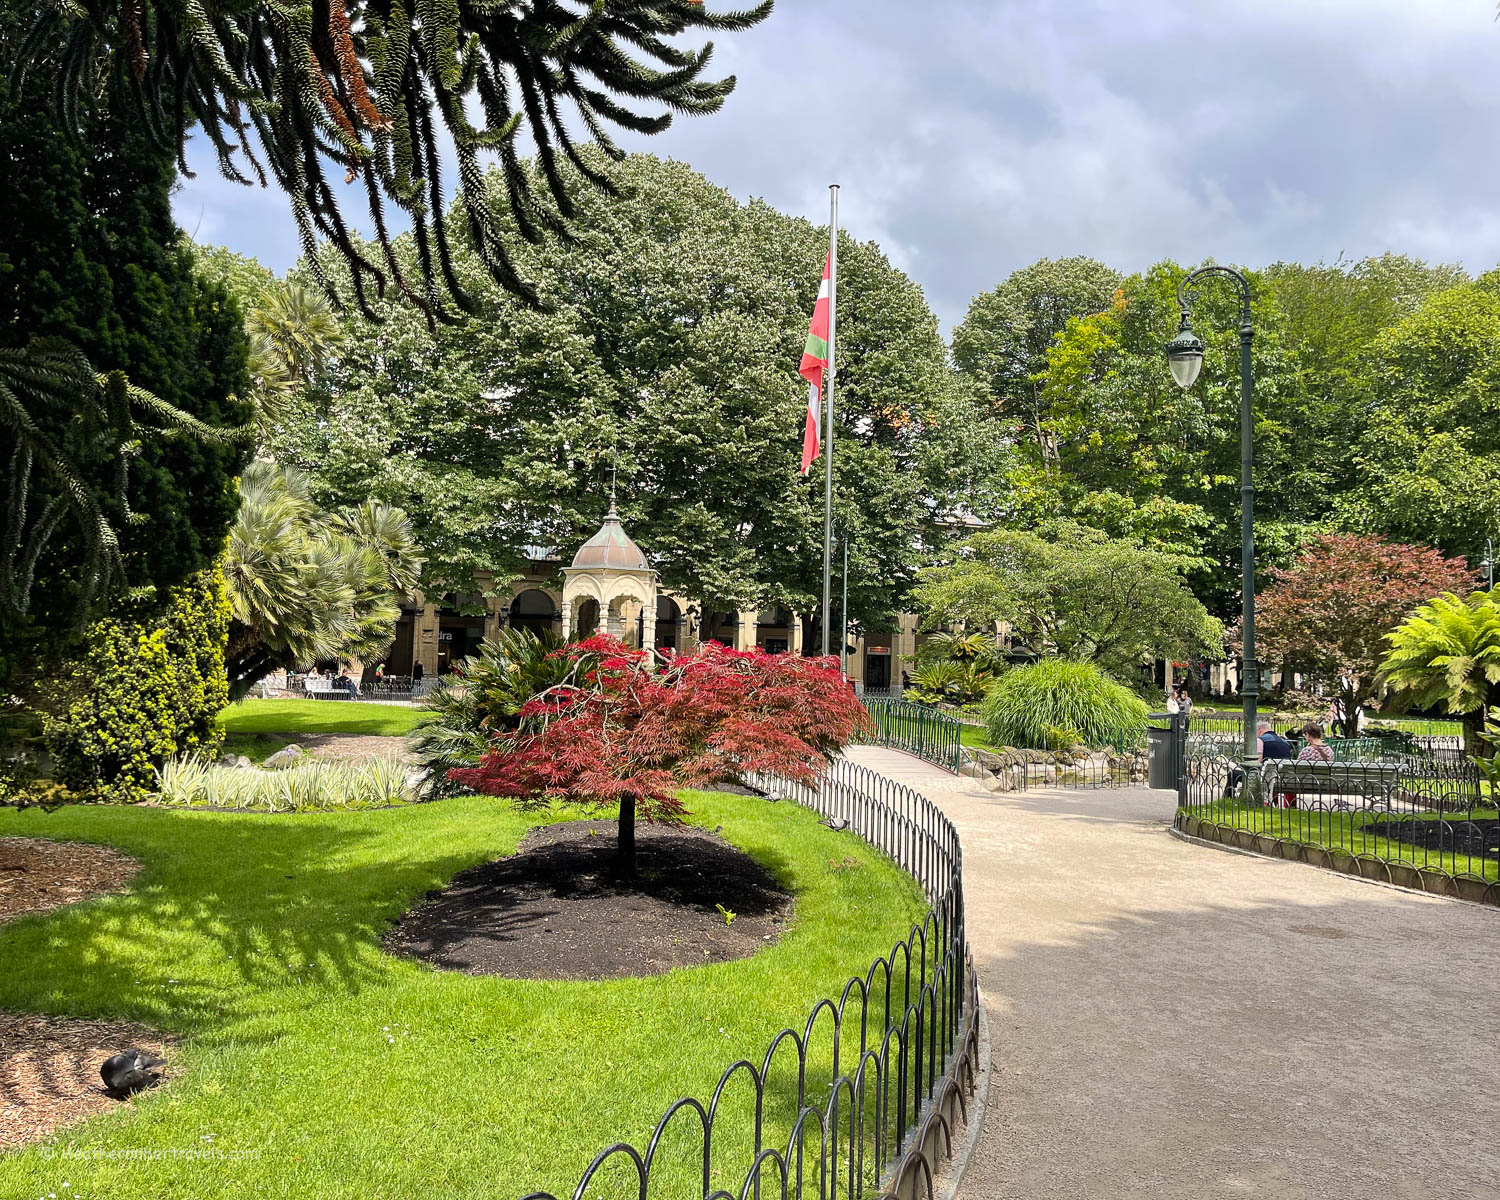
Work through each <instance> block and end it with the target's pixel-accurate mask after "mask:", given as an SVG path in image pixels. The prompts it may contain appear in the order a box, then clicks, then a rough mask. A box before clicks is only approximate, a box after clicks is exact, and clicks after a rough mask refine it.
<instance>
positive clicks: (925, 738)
mask: <svg viewBox="0 0 1500 1200" xmlns="http://www.w3.org/2000/svg"><path fill="white" fill-rule="evenodd" d="M865 709H866V711H868V712H869V714H870V719H871V720H872V721H873V722H874V724H875V728H874V732H873V733H872V734H871V735H870V737H869V738H868V741H869V743H870V744H871V745H874V746H889V747H891V748H892V749H894V750H905V751H906V752H907V753H908V754H915V755H916V756H917V757H918V758H925V759H926V760H927V761H928V762H930V763H932V764H933V765H935V766H939V767H942V768H943V770H945V771H955V772H956V771H957V770H958V767H959V763H960V762H961V761H962V758H961V756H962V745H963V726H962V725H960V724H959V722H958V721H957V720H955V719H954V718H953V717H950V716H947V715H946V714H944V713H940V712H939V711H938V710H937V709H935V708H932V707H930V706H928V705H926V704H912V703H910V702H908V701H905V700H879V699H872V698H870V697H869V695H868V693H867V694H866V698H865Z"/></svg>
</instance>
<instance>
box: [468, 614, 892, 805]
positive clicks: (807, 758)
mask: <svg viewBox="0 0 1500 1200" xmlns="http://www.w3.org/2000/svg"><path fill="white" fill-rule="evenodd" d="M560 653H562V654H564V655H566V656H567V657H569V658H570V659H571V660H572V661H573V662H574V663H575V664H576V669H575V672H574V675H573V677H572V678H571V681H570V683H568V684H565V685H562V686H559V687H556V688H552V689H550V690H549V691H548V692H547V693H545V694H543V695H541V696H538V697H536V698H534V699H533V700H531V701H530V702H529V703H528V704H527V705H526V706H525V707H524V708H523V709H522V711H521V716H522V718H523V723H522V727H521V729H520V731H518V732H516V733H514V734H510V735H508V736H506V737H504V738H501V739H499V740H497V741H496V743H495V749H494V751H493V752H492V753H490V754H489V755H488V756H486V758H485V759H484V761H483V763H481V764H480V766H478V767H475V768H471V769H464V770H457V771H453V772H451V778H452V779H454V780H455V781H456V782H459V783H462V784H464V785H465V786H467V787H472V788H474V789H475V790H476V791H481V792H486V793H488V794H490V795H495V796H508V797H511V798H514V799H517V800H520V801H523V802H534V803H545V802H546V801H548V800H550V799H552V798H560V799H565V800H570V801H573V802H576V803H580V804H584V805H587V806H594V807H601V808H603V807H614V806H616V805H618V804H619V803H620V802H621V801H622V800H633V801H635V803H636V806H637V809H638V811H639V812H640V815H641V816H642V817H644V818H645V819H646V820H653V821H672V820H676V819H678V818H680V817H681V815H682V814H683V812H684V811H685V810H684V809H683V807H682V805H681V803H680V802H679V801H678V800H677V799H676V793H677V792H678V791H679V790H680V789H682V788H684V787H695V786H705V785H709V784H712V783H715V782H717V781H719V780H721V779H733V778H736V777H737V776H739V775H742V774H743V773H745V772H749V771H770V772H775V773H776V774H779V775H782V776H785V777H787V778H789V779H797V780H811V779H813V778H814V777H816V775H817V774H818V772H819V771H820V770H821V768H822V766H823V764H824V763H825V762H827V760H828V759H829V758H831V757H832V756H833V755H834V754H835V753H837V752H838V751H839V750H840V749H841V748H842V747H843V746H844V745H846V744H847V743H848V742H849V741H850V740H851V739H852V738H853V737H854V736H855V735H856V734H857V733H858V732H859V731H860V730H861V729H862V728H863V726H864V724H865V722H866V721H867V720H868V718H867V716H866V715H865V712H864V709H863V708H862V707H861V706H860V704H859V702H858V701H857V700H856V699H855V698H854V696H853V695H852V694H851V693H850V690H849V687H848V685H847V684H846V683H845V682H844V679H843V678H842V676H841V675H840V674H839V671H838V668H837V665H836V664H835V663H834V660H833V659H831V658H821V659H807V658H801V657H798V656H795V655H787V654H779V655H770V654H766V653H765V652H763V651H760V650H749V651H741V650H730V649H728V648H727V647H724V646H721V645H719V644H717V643H708V644H707V645H704V646H703V647H701V648H700V649H699V650H697V651H696V652H695V653H693V654H689V655H673V654H670V653H665V652H664V653H662V654H661V655H660V656H655V655H651V654H648V653H643V652H638V651H633V650H628V649H626V648H625V647H624V646H623V645H621V644H620V643H619V642H618V641H616V640H615V639H613V638H609V637H597V636H596V637H592V638H590V639H588V640H587V641H585V642H582V643H579V644H575V645H570V646H567V647H565V648H564V649H563V650H562V651H560Z"/></svg>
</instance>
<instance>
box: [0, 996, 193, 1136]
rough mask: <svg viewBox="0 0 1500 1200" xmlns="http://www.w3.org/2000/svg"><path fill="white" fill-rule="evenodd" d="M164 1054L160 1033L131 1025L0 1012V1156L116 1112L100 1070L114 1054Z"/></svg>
mask: <svg viewBox="0 0 1500 1200" xmlns="http://www.w3.org/2000/svg"><path fill="white" fill-rule="evenodd" d="M130 1049H139V1050H146V1051H149V1052H150V1053H152V1054H164V1053H165V1051H166V1049H167V1043H165V1042H164V1041H163V1040H162V1037H161V1035H160V1034H159V1033H156V1032H154V1031H153V1030H150V1029H147V1028H146V1027H145V1026H143V1025H134V1024H132V1023H130V1022H129V1021H72V1020H65V1019H63V1018H60V1017H43V1016H38V1015H35V1014H32V1013H7V1012H0V1151H5V1150H14V1149H15V1148H16V1147H17V1146H23V1145H25V1144H26V1143H27V1142H34V1141H36V1140H38V1139H39V1138H44V1137H46V1136H47V1135H48V1134H50V1133H53V1132H55V1131H56V1130H58V1129H61V1128H62V1127H63V1126H65V1125H71V1124H73V1122H75V1121H81V1120H83V1118H84V1117H91V1116H93V1115H94V1114H95V1113H100V1112H106V1111H108V1110H109V1109H111V1108H116V1107H118V1106H119V1105H120V1104H122V1103H126V1102H125V1101H121V1100H115V1099H113V1098H111V1097H110V1095H109V1094H108V1093H107V1092H106V1091H105V1090H104V1084H103V1082H102V1081H101V1080H100V1078H99V1067H100V1066H101V1065H102V1064H103V1062H104V1060H105V1059H107V1058H108V1057H109V1056H110V1055H112V1054H118V1053H120V1052H121V1051H122V1050H130Z"/></svg>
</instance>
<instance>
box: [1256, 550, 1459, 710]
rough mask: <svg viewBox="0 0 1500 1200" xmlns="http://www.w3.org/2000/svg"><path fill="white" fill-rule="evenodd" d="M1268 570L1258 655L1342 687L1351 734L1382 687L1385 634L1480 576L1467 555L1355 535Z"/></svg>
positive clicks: (1260, 598) (1259, 622)
mask: <svg viewBox="0 0 1500 1200" xmlns="http://www.w3.org/2000/svg"><path fill="white" fill-rule="evenodd" d="M1270 574H1271V585H1270V586H1269V587H1268V588H1266V589H1265V590H1264V591H1263V592H1261V594H1260V595H1259V596H1258V597H1257V598H1256V609H1257V613H1256V637H1257V640H1258V643H1259V649H1260V654H1261V656H1262V657H1263V658H1265V659H1267V660H1274V659H1278V658H1279V659H1281V660H1282V661H1283V662H1284V663H1285V664H1286V665H1287V666H1289V667H1291V668H1293V669H1294V670H1296V671H1299V672H1301V673H1302V674H1304V675H1308V676H1310V677H1311V678H1312V679H1314V680H1316V681H1317V682H1319V683H1322V684H1323V685H1325V686H1326V687H1328V688H1330V689H1333V690H1335V691H1337V692H1338V694H1339V698H1340V700H1341V701H1342V711H1343V713H1344V714H1345V716H1344V719H1343V722H1342V727H1343V731H1344V733H1345V736H1347V737H1353V736H1355V729H1354V725H1355V721H1356V714H1357V713H1358V711H1359V707H1360V706H1361V705H1362V704H1364V703H1365V702H1366V701H1367V700H1369V699H1371V698H1372V697H1374V696H1375V694H1376V693H1377V691H1378V689H1379V680H1378V674H1379V671H1380V664H1381V660H1382V659H1384V658H1385V656H1386V651H1387V645H1386V635H1387V634H1389V633H1390V632H1391V630H1392V629H1394V628H1395V627H1396V626H1397V625H1399V624H1400V623H1401V622H1402V621H1403V620H1404V619H1405V618H1406V617H1408V616H1409V615H1410V614H1411V612H1412V610H1413V609H1415V608H1416V607H1417V605H1419V604H1421V603H1422V601H1424V600H1426V599H1428V598H1429V597H1431V596H1434V595H1436V594H1437V593H1438V592H1441V591H1460V590H1463V589H1464V588H1466V587H1467V586H1468V585H1469V584H1471V583H1472V582H1473V579H1474V576H1473V572H1471V571H1470V570H1469V568H1468V567H1467V566H1466V565H1465V564H1464V562H1463V560H1462V559H1457V558H1444V557H1443V555H1442V553H1441V552H1440V551H1437V550H1434V549H1432V547H1430V546H1402V545H1396V544H1394V543H1392V542H1387V541H1384V540H1382V539H1381V538H1378V537H1360V536H1356V535H1352V534H1326V535H1324V536H1323V537H1320V538H1317V539H1316V540H1315V541H1313V542H1310V543H1309V544H1308V545H1307V546H1306V547H1305V548H1304V549H1303V550H1302V552H1301V553H1300V554H1298V556H1297V559H1296V561H1295V562H1294V563H1293V564H1292V566H1291V567H1290V568H1287V569H1283V570H1273V571H1272V572H1271V573H1270Z"/></svg>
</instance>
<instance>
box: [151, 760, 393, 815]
mask: <svg viewBox="0 0 1500 1200" xmlns="http://www.w3.org/2000/svg"><path fill="white" fill-rule="evenodd" d="M157 792H158V798H159V799H160V800H161V802H162V803H163V804H168V805H171V806H173V807H180V808H245V809H253V810H255V811H259V812H315V811H321V810H325V809H364V808H384V807H385V806H387V805H391V804H404V803H406V802H407V801H409V800H410V799H411V798H412V796H411V792H410V790H409V789H408V788H407V786H406V767H405V765H404V764H403V763H402V762H401V760H400V759H399V758H396V757H395V756H394V755H391V756H387V757H385V758H372V759H370V760H369V761H367V762H362V763H336V762H318V761H317V760H312V761H309V762H306V763H299V764H297V765H296V766H292V767H287V768H285V769H284V770H280V771H262V770H244V769H241V768H239V767H219V766H213V765H211V764H209V763H207V762H205V761H203V760H202V759H201V758H182V759H172V760H171V761H169V762H167V763H165V764H163V766H162V767H161V769H160V770H159V771H158V772H157Z"/></svg>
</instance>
